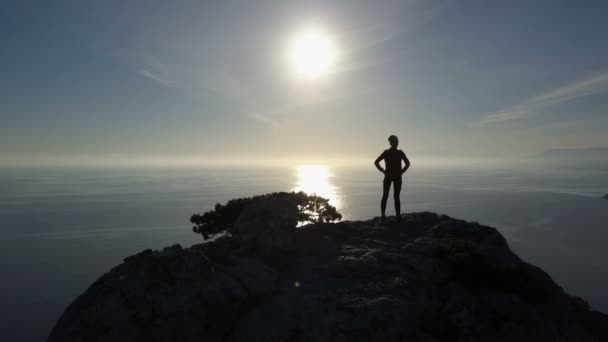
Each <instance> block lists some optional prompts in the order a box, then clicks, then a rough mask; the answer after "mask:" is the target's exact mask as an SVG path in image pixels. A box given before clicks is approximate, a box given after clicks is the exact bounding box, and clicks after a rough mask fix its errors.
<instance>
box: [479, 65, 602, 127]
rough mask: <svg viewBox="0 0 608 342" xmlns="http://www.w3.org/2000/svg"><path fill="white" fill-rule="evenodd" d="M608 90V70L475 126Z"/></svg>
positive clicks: (494, 114)
mask: <svg viewBox="0 0 608 342" xmlns="http://www.w3.org/2000/svg"><path fill="white" fill-rule="evenodd" d="M604 92H608V71H604V72H600V73H597V74H595V75H593V76H591V77H588V78H586V79H583V80H581V81H577V82H573V83H570V84H567V85H565V86H562V87H559V88H556V89H553V90H551V91H549V92H547V93H544V94H541V95H538V96H534V97H532V98H529V99H528V100H526V101H524V102H522V103H520V104H518V105H515V106H513V107H511V108H509V109H507V110H505V111H501V112H498V113H493V114H490V115H488V116H486V117H484V118H482V119H481V120H479V121H477V122H475V123H474V124H473V125H474V126H483V125H487V124H492V123H497V122H503V121H513V120H518V119H522V118H525V117H527V116H529V115H532V114H533V113H534V112H535V111H536V110H538V109H541V108H543V107H548V106H555V105H558V104H560V103H563V102H566V101H570V100H573V99H576V98H579V97H583V96H589V95H596V94H601V93H604Z"/></svg>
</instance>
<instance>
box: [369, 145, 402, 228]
mask: <svg viewBox="0 0 608 342" xmlns="http://www.w3.org/2000/svg"><path fill="white" fill-rule="evenodd" d="M388 142H389V143H390V144H391V148H389V149H388V150H384V152H382V154H381V155H380V156H379V157H378V158H376V161H374V165H376V168H377V169H378V170H380V172H382V173H384V182H383V184H382V185H383V186H382V201H380V210H381V211H382V220H383V221H384V219H386V214H385V213H386V200H387V199H388V192H389V190H390V188H391V183H392V184H393V198H394V199H395V214H396V215H397V220H399V219H401V201H400V200H399V194H400V193H401V175H402V174H403V173H404V172H405V171H407V169H408V168H409V167H410V161H409V160H408V159H407V157H406V156H405V153H403V151H401V150H398V149H397V145H399V139H398V138H397V136H395V135H391V136H390V137H388ZM383 159H384V167H385V169H383V168H382V166H380V161H381V160H383ZM402 160H403V161H404V162H405V166H404V167H403V169H402V168H401V161H402Z"/></svg>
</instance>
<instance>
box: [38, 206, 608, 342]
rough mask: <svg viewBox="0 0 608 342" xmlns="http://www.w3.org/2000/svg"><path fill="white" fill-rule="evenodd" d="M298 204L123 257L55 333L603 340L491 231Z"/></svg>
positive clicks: (68, 336) (601, 321)
mask: <svg viewBox="0 0 608 342" xmlns="http://www.w3.org/2000/svg"><path fill="white" fill-rule="evenodd" d="M296 214H297V212H296V211H295V210H294V207H293V206H291V205H290V204H288V203H284V202H281V201H264V202H260V203H256V204H254V205H252V206H251V207H249V208H247V209H246V210H245V211H244V212H243V215H242V216H241V217H240V218H239V222H238V224H237V225H236V226H235V228H236V231H235V234H234V236H232V237H229V236H224V237H222V238H219V239H217V240H214V241H212V242H209V243H204V244H199V245H195V246H192V247H190V248H181V247H179V246H176V245H174V246H172V247H170V248H165V249H164V250H162V251H158V252H155V251H152V250H146V251H143V252H141V253H139V254H136V255H134V256H130V257H128V258H126V259H125V261H124V263H122V264H121V265H119V266H117V267H115V268H113V269H112V270H111V271H110V272H108V273H107V274H105V275H103V276H102V277H101V278H99V279H98V280H97V281H96V282H95V283H93V285H91V287H90V288H89V289H88V290H86V291H85V292H84V293H83V294H82V295H81V296H79V297H78V298H77V299H76V300H75V301H74V302H73V303H72V304H71V305H70V306H69V307H68V308H67V309H66V310H65V312H64V313H63V314H62V315H61V317H60V318H59V320H58V321H57V324H56V325H55V327H54V328H53V331H52V333H51V335H50V336H49V338H48V341H52V342H54V341H68V342H69V341H233V342H236V341H276V342H287V341H295V342H304V341H345V342H346V341H349V342H350V341H428V342H431V341H435V342H436V341H576V342H578V341H589V342H591V341H608V316H606V315H605V314H603V313H601V312H597V311H593V310H591V309H590V308H589V305H588V304H587V303H586V302H585V301H584V300H582V299H580V298H578V297H573V296H570V295H568V294H567V293H565V292H564V291H563V289H562V288H561V287H560V286H559V285H557V284H556V283H555V282H554V281H553V280H552V279H551V277H550V276H549V275H548V274H546V273H545V272H544V271H543V270H541V269H540V268H538V267H535V266H533V265H530V264H528V263H526V262H525V261H523V260H521V259H520V258H519V257H518V256H517V255H515V254H514V253H513V252H512V251H511V250H510V248H509V246H508V244H507V241H506V240H505V239H504V238H503V237H502V235H501V234H500V233H499V231H498V230H497V229H494V228H491V227H487V226H483V225H480V224H478V223H471V222H466V221H462V220H456V219H453V218H450V217H448V216H443V215H441V216H440V215H436V214H432V213H412V214H408V215H404V216H403V219H402V220H401V221H400V222H384V223H382V222H380V220H379V219H373V220H369V221H351V222H340V223H336V224H327V223H324V224H313V225H307V226H304V227H301V228H298V229H295V224H296V217H297V215H296ZM274 234H276V235H278V236H281V238H277V237H276V236H275V235H274ZM282 239H285V240H282ZM287 240H289V242H288V243H287V242H286V241H287ZM279 250H280V251H285V250H289V251H290V253H282V254H277V251H279ZM260 251H265V252H268V251H272V253H274V254H272V255H273V256H274V257H273V258H268V255H266V254H264V255H263V254H262V253H260ZM277 259H279V260H281V262H275V261H276V260H277Z"/></svg>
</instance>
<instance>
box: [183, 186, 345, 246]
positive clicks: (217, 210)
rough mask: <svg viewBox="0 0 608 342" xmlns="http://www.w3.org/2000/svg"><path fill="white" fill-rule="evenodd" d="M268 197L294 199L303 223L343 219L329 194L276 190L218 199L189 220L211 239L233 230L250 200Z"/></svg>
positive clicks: (203, 234) (198, 231)
mask: <svg viewBox="0 0 608 342" xmlns="http://www.w3.org/2000/svg"><path fill="white" fill-rule="evenodd" d="M267 197H278V198H289V199H291V200H293V201H294V202H295V203H296V204H297V206H298V222H299V223H301V224H303V223H322V222H333V221H337V220H340V219H342V214H340V213H339V212H338V210H337V209H336V208H335V207H334V206H332V205H330V204H329V200H328V199H327V198H323V197H320V196H317V195H308V194H306V193H304V192H302V191H300V192H273V193H271V194H266V195H259V196H253V197H244V198H237V199H232V200H230V201H228V202H227V203H226V204H220V203H216V204H215V207H214V209H213V210H210V211H207V212H206V213H204V214H202V215H200V214H194V215H192V217H190V222H192V223H193V224H195V226H194V227H192V231H194V232H195V233H197V234H201V235H202V236H203V239H209V238H210V237H212V236H214V235H217V234H219V233H222V232H225V231H230V228H231V227H232V225H233V224H234V222H235V221H236V219H237V218H238V217H239V215H240V214H241V211H243V209H244V208H245V207H246V206H247V205H248V204H250V203H252V202H253V201H255V200H257V199H259V198H267Z"/></svg>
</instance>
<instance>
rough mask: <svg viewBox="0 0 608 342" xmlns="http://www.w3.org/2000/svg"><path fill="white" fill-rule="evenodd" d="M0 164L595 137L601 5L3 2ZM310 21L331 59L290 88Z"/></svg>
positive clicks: (606, 121)
mask: <svg viewBox="0 0 608 342" xmlns="http://www.w3.org/2000/svg"><path fill="white" fill-rule="evenodd" d="M0 6H2V10H1V11H0V36H1V38H2V39H1V41H2V44H1V45H0V75H1V76H0V123H1V125H0V159H1V160H3V161H5V162H6V161H10V160H22V159H24V158H25V159H32V160H36V159H40V160H44V159H45V158H46V159H48V158H56V157H57V158H58V157H61V158H75V159H78V158H113V157H119V156H123V157H127V158H135V159H136V158H145V157H183V158H190V157H192V156H197V157H200V158H208V159H209V160H213V159H235V160H239V159H244V158H245V159H246V158H254V159H255V158H289V159H292V160H297V159H298V158H302V159H306V160H314V159H315V158H318V159H331V158H349V157H353V158H367V157H368V156H369V158H371V159H373V158H374V157H375V156H376V155H377V154H378V153H379V152H380V151H381V150H382V149H384V148H386V137H387V136H388V135H389V134H397V135H398V136H399V137H400V139H401V146H402V147H403V148H404V150H405V151H406V153H410V154H413V155H415V156H419V157H422V156H454V157H463V158H467V157H475V158H496V157H498V158H507V157H518V156H525V155H534V154H536V153H539V152H541V151H543V150H547V149H554V148H588V147H598V146H608V96H607V95H608V44H606V43H607V40H606V37H607V36H608V20H606V13H608V3H607V2H605V1H597V2H594V1H584V2H582V1H457V2H456V1H291V2H290V1H284V2H280V3H278V2H276V1H221V2H220V1H209V2H204V1H40V2H35V1H3V2H2V4H1V5H0ZM307 25H314V26H317V27H323V28H324V29H325V30H326V31H327V32H329V33H330V34H331V36H332V38H333V39H334V41H335V43H336V46H337V49H338V51H339V54H340V59H339V61H338V63H337V64H336V66H335V70H334V72H333V73H332V74H331V75H330V76H329V77H327V79H324V80H322V81H317V82H294V81H293V79H291V77H290V70H288V68H287V67H286V63H285V56H284V51H283V50H284V46H285V44H286V42H287V41H288V40H289V39H290V36H292V35H293V33H294V32H296V31H297V30H299V29H301V28H302V27H306V26H307Z"/></svg>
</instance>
